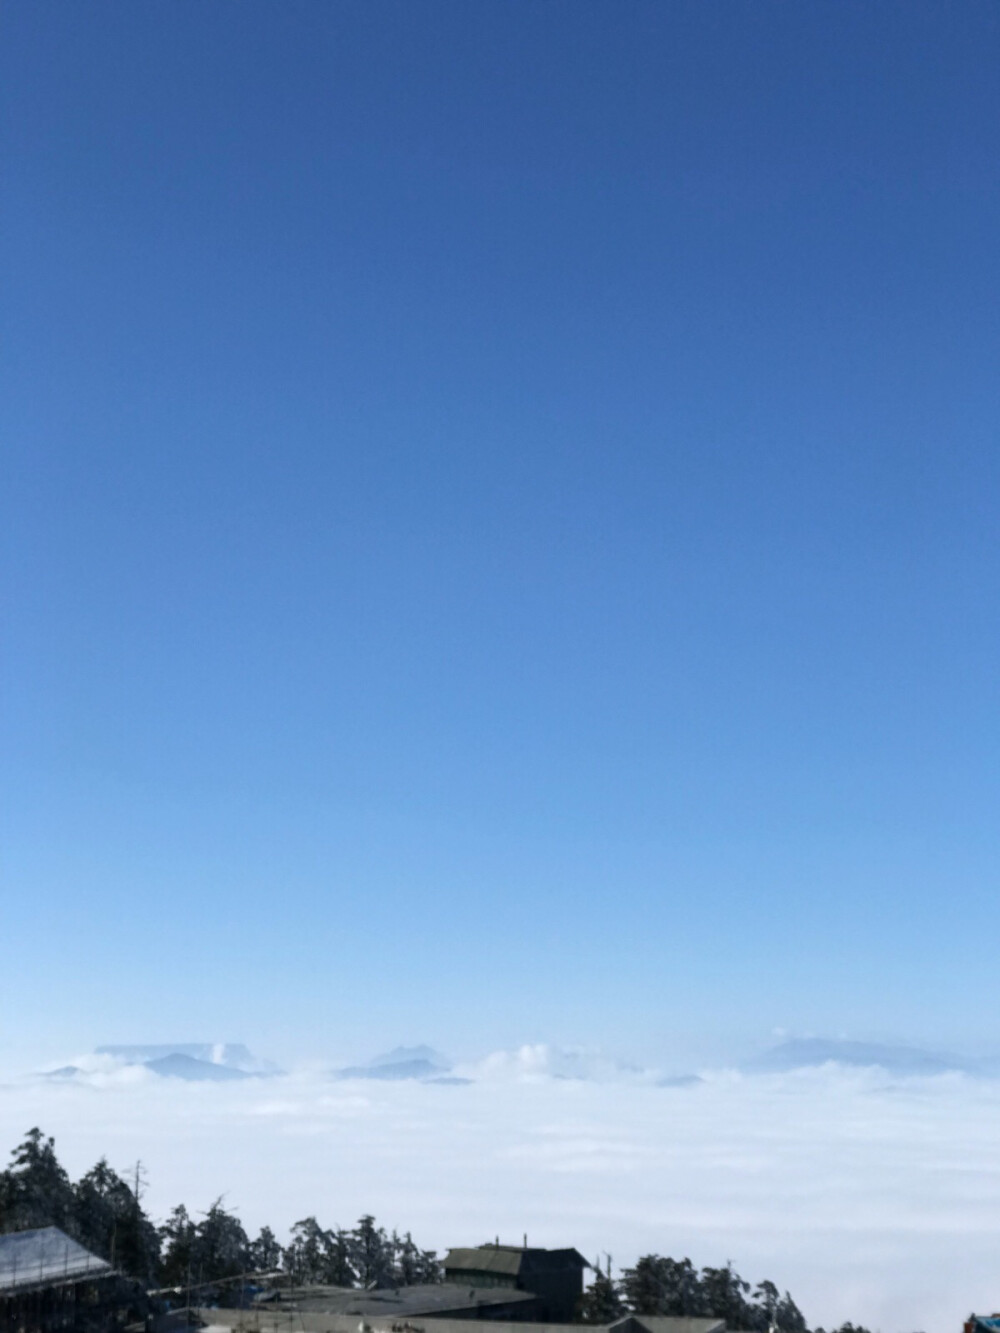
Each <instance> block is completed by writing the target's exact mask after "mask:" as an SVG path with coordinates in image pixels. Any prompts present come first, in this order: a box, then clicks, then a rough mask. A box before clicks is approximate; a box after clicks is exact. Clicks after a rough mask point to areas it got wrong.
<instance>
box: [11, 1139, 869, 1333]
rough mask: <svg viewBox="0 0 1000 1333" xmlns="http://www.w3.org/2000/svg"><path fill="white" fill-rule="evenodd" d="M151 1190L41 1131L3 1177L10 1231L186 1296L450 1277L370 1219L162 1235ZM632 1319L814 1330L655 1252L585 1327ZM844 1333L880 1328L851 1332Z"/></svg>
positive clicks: (759, 1289) (736, 1278)
mask: <svg viewBox="0 0 1000 1333" xmlns="http://www.w3.org/2000/svg"><path fill="white" fill-rule="evenodd" d="M144 1184H145V1181H144V1173H143V1171H142V1167H141V1165H140V1164H138V1163H137V1164H136V1167H135V1168H134V1170H133V1172H132V1174H131V1179H126V1178H125V1177H124V1176H121V1175H119V1174H118V1173H117V1172H116V1171H115V1170H113V1169H112V1167H110V1166H109V1165H108V1162H107V1160H106V1159H105V1158H103V1157H102V1158H101V1160H100V1161H99V1162H98V1163H97V1165H96V1166H94V1167H92V1168H91V1169H90V1170H89V1171H88V1172H87V1173H86V1175H84V1176H81V1178H80V1179H79V1180H78V1181H76V1183H73V1182H72V1181H71V1180H70V1178H69V1176H68V1174H67V1173H66V1171H65V1170H64V1168H63V1166H62V1165H61V1163H60V1162H59V1159H58V1157H57V1156H56V1151H55V1142H54V1140H53V1139H51V1138H46V1137H45V1135H44V1134H43V1133H42V1131H41V1130H40V1129H32V1130H29V1131H28V1133H27V1134H26V1135H25V1138H24V1142H23V1143H21V1144H19V1146H18V1147H17V1148H15V1149H14V1152H13V1154H12V1156H11V1163H10V1165H9V1166H8V1167H7V1169H6V1170H5V1171H2V1172H0V1233H3V1232H10V1231H25V1230H29V1229H30V1228H33V1227H46V1226H57V1227H59V1228H60V1229H61V1230H63V1231H65V1232H66V1234H67V1235H69V1236H72V1237H73V1239H74V1240H77V1241H79V1243H80V1244H81V1245H83V1246H85V1247H86V1248H87V1249H88V1250H90V1251H91V1252H92V1253H94V1254H96V1255H99V1256H100V1258H102V1259H105V1260H107V1261H108V1262H109V1263H111V1264H113V1265H114V1266H115V1267H116V1268H118V1269H119V1270H120V1271H121V1272H123V1273H125V1274H126V1275H127V1276H129V1277H132V1278H134V1279H136V1280H137V1281H139V1282H141V1283H143V1284H144V1285H145V1286H146V1287H147V1288H151V1287H181V1288H185V1287H191V1286H199V1285H201V1284H204V1283H213V1282H220V1281H226V1280H228V1279H231V1278H238V1277H240V1276H241V1275H243V1274H255V1273H256V1274H263V1273H276V1272H279V1271H280V1272H282V1273H285V1274H287V1275H288V1276H289V1277H290V1278H291V1279H292V1280H293V1281H294V1282H296V1283H298V1284H303V1285H308V1284H315V1283H322V1284H324V1285H330V1286H338V1287H361V1288H372V1287H400V1286H412V1285H414V1284H416V1283H422V1282H440V1281H441V1280H442V1269H441V1264H440V1261H439V1260H438V1258H437V1255H436V1254H435V1252H434V1251H433V1250H422V1249H420V1248H419V1247H418V1246H417V1245H416V1244H415V1243H414V1241H413V1238H412V1236H411V1235H410V1233H409V1232H406V1233H405V1235H403V1236H399V1235H398V1233H397V1232H395V1231H393V1232H391V1233H386V1231H385V1229H384V1228H383V1227H379V1226H377V1225H376V1223H375V1219H374V1217H372V1216H371V1215H370V1214H366V1215H365V1216H364V1217H362V1218H360V1220H359V1221H358V1223H357V1226H355V1227H353V1228H352V1229H351V1230H344V1229H343V1228H340V1227H337V1228H335V1229H332V1230H330V1229H326V1228H324V1227H322V1226H320V1224H319V1222H317V1220H316V1218H315V1217H305V1218H303V1219H302V1220H301V1221H299V1222H296V1223H295V1225H294V1226H293V1227H292V1229H291V1233H290V1236H289V1240H288V1244H287V1245H282V1244H281V1243H280V1242H279V1241H278V1239H277V1237H276V1236H275V1234H274V1232H273V1231H272V1230H271V1228H270V1227H266V1226H265V1227H262V1228H261V1230H260V1233H259V1234H258V1235H257V1236H256V1237H254V1238H253V1239H251V1238H250V1237H249V1236H248V1235H247V1233H246V1231H245V1230H244V1228H243V1224H242V1223H241V1222H240V1220H239V1218H238V1217H237V1216H236V1214H235V1213H233V1212H230V1211H229V1210H227V1209H226V1208H225V1207H224V1206H223V1201H222V1199H216V1201H215V1202H214V1203H213V1204H212V1205H211V1207H210V1208H209V1209H208V1210H207V1212H205V1213H202V1214H201V1215H200V1216H199V1217H198V1218H197V1219H196V1218H194V1217H192V1216H191V1214H190V1213H189V1212H188V1210H187V1209H186V1208H185V1207H184V1205H183V1204H179V1205H178V1206H177V1207H176V1208H175V1209H174V1210H173V1212H172V1213H171V1214H170V1215H169V1217H168V1218H167V1220H166V1221H165V1222H164V1223H162V1224H161V1225H160V1226H157V1225H156V1224H155V1223H154V1222H153V1221H152V1220H151V1219H150V1218H149V1216H148V1215H147V1213H146V1211H145V1209H144V1208H143V1206H142V1192H143V1187H144ZM608 1269H609V1270H610V1265H609V1266H608ZM628 1313H633V1314H637V1315H682V1316H690V1317H710V1318H713V1319H724V1320H725V1322H726V1325H727V1327H728V1328H730V1329H739V1330H744V1331H745V1333H809V1330H808V1328H807V1325H806V1321H805V1318H804V1316H803V1315H802V1313H801V1311H800V1310H799V1308H798V1306H797V1305H796V1304H795V1302H794V1301H793V1300H792V1298H791V1296H790V1295H789V1294H788V1292H787V1291H786V1292H784V1293H783V1294H782V1293H781V1292H779V1290H778V1288H777V1287H776V1286H775V1284H774V1283H773V1282H770V1281H763V1282H760V1283H758V1284H757V1285H756V1286H753V1285H752V1284H751V1283H749V1282H747V1281H746V1280H745V1279H743V1278H742V1277H740V1275H739V1274H738V1273H736V1272H735V1271H734V1270H733V1268H732V1267H731V1266H730V1265H727V1266H726V1267H725V1268H702V1269H701V1270H700V1271H699V1270H698V1269H696V1268H695V1267H694V1265H693V1264H692V1263H691V1261H690V1259H679V1260H678V1259H670V1258H665V1257H664V1256H662V1255H658V1254H647V1255H643V1256H642V1258H640V1259H638V1260H637V1261H636V1263H635V1265H634V1266H633V1267H631V1268H625V1269H623V1270H622V1272H621V1276H620V1277H619V1278H617V1279H615V1278H613V1277H612V1276H611V1273H610V1271H602V1269H601V1267H600V1265H599V1264H597V1265H595V1275H594V1280H593V1282H592V1283H591V1285H590V1286H589V1287H588V1289H587V1291H586V1292H585V1293H584V1295H583V1297H582V1299H581V1302H580V1308H579V1318H580V1320H581V1322H583V1323H590V1324H609V1323H612V1322H613V1321H614V1320H616V1319H619V1318H621V1317H622V1316H623V1315H625V1314H628ZM814 1333H824V1330H823V1329H821V1328H818V1329H816V1330H814ZM836 1333H868V1330H867V1329H865V1328H862V1327H861V1326H860V1325H859V1326H857V1327H855V1325H853V1324H844V1325H843V1326H842V1327H841V1328H840V1329H839V1330H837V1331H836Z"/></svg>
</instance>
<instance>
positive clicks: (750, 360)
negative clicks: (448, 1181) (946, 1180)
mask: <svg viewBox="0 0 1000 1333" xmlns="http://www.w3.org/2000/svg"><path fill="white" fill-rule="evenodd" d="M2 24H3V41H2V43H0V87H2V93H0V97H2V124H3V139H2V153H3V159H4V167H3V172H4V180H5V186H4V196H5V203H4V209H3V219H2V251H3V282H4V292H5V295H4V300H3V320H4V328H3V343H4V347H5V355H4V358H3V371H2V374H3V382H2V385H0V390H2V399H3V407H2V414H3V434H4V437H5V439H6V444H5V447H4V458H5V461H4V478H3V500H2V504H3V513H2V527H3V578H4V603H5V608H6V609H5V613H4V621H5V630H4V648H3V657H2V682H0V683H2V692H3V714H2V726H3V733H2V737H0V742H2V745H0V748H2V754H3V770H4V790H3V799H2V810H3V848H4V851H3V870H2V874H3V890H2V905H0V913H2V917H0V920H2V934H3V939H4V945H5V947H4V954H5V962H4V966H3V969H2V975H0V1002H2V1015H0V1022H2V1025H3V1026H2V1028H0V1046H3V1045H6V1046H8V1047H11V1046H13V1045H17V1044H23V1045H25V1046H30V1047H32V1048H37V1049H39V1050H41V1049H45V1050H46V1051H48V1050H55V1049H56V1048H62V1047H66V1046H68V1047H70V1048H74V1047H76V1046H79V1045H81V1044H87V1043H89V1042H92V1041H100V1040H105V1041H111V1040H121V1041H126V1040H142V1039H148V1040H153V1039H157V1038H159V1039H164V1040H169V1039H175V1038H176V1039H181V1038H186V1039H200V1038H207V1039H215V1038H231V1039H241V1040H246V1041H248V1042H249V1043H250V1044H251V1045H254V1046H259V1047H262V1048H265V1049H267V1048H270V1049H274V1050H277V1051H282V1050H288V1049H295V1050H297V1051H301V1052H306V1051H313V1052H317V1053H322V1052H324V1051H328V1050H329V1051H343V1052H346V1053H354V1052H358V1053H364V1052H365V1051H366V1050H367V1049H368V1048H369V1047H370V1046H372V1047H377V1046H381V1045H384V1044H386V1043H387V1042H388V1043H390V1044H391V1043H393V1042H395V1041H396V1040H397V1039H398V1040H431V1041H434V1042H436V1043H437V1044H439V1045H443V1046H445V1047H450V1048H452V1049H454V1050H456V1051H457V1052H459V1053H461V1052H463V1051H466V1050H471V1051H474V1050H481V1049H484V1048H488V1047H489V1046H491V1045H499V1044H504V1043H509V1042H514V1041H520V1040H540V1039H551V1040H555V1041H566V1042H599V1043H605V1044H610V1045H615V1044H618V1045H625V1046H630V1047H633V1048H638V1047H642V1048H643V1049H645V1050H647V1051H654V1050H656V1049H667V1048H669V1047H670V1046H671V1043H675V1044H676V1043H677V1042H678V1041H680V1039H681V1035H682V1034H687V1036H689V1037H691V1038H692V1040H695V1041H697V1040H704V1041H708V1040H709V1039H710V1038H711V1039H717V1038H719V1037H720V1036H721V1035H722V1034H728V1035H729V1036H733V1037H737V1038H739V1039H740V1040H747V1041H751V1040H753V1041H757V1040H759V1041H765V1040H766V1039H767V1035H768V1033H769V1032H770V1030H771V1029H772V1028H773V1027H775V1026H783V1027H788V1028H792V1029H796V1030H803V1031H805V1030H808V1031H822V1032H831V1033H832V1032H840V1031H844V1032H850V1033H851V1034H852V1035H862V1034H873V1033H878V1034H887V1033H898V1034H900V1035H904V1036H909V1037H926V1038H928V1039H933V1040H938V1041H955V1040H958V1039H959V1038H962V1039H969V1040H973V1039H975V1040H985V1039H987V1038H989V1037H991V1036H992V1035H993V1034H992V1031H991V1029H990V1027H989V1019H988V1017H987V1016H988V1015H989V1013H990V1012H991V1010H992V1008H993V1007H994V1001H995V999H996V995H995V994H994V991H995V989H996V983H995V982H993V981H992V980H991V976H992V970H993V969H992V956H991V952H990V942H991V941H992V939H994V938H995V937H996V932H997V929H998V927H1000V894H998V893H997V888H998V885H997V870H996V867H997V864H998V861H997V857H998V852H1000V846H998V843H1000V837H998V831H997V819H996V810H997V803H998V796H1000V773H998V760H997V755H998V753H1000V747H998V742H1000V735H998V730H1000V727H998V709H997V704H998V699H997V685H996V681H997V650H998V646H1000V644H998V632H997V622H996V611H995V608H996V605H997V595H998V591H1000V589H998V582H1000V577H998V576H1000V563H998V554H1000V552H998V535H997V523H996V513H997V502H998V498H1000V457H998V450H997V422H998V407H1000V375H998V352H1000V328H998V323H997V313H996V311H997V282H998V276H1000V272H998V270H1000V250H998V247H997V244H996V237H997V235H998V233H1000V180H998V173H997V162H998V161H1000V83H998V81H997V78H996V70H997V62H998V57H1000V18H998V15H997V11H996V9H995V7H993V6H991V5H988V4H985V3H983V4H980V3H975V2H974V0H972V2H970V3H967V4H964V5H962V6H945V5H927V4H923V3H918V2H917V0H905V2H904V3H892V2H891V0H883V2H882V3H880V4H878V5H871V4H869V3H826V4H823V3H815V4H809V5H790V4H754V3H740V4H734V3H713V4H705V3H701V2H699V3H679V2H676V3H655V4H653V3H644V2H641V0H630V3H625V4H622V3H617V2H616V3H610V2H609V3H586V2H581V0H574V2H573V3H559V2H556V0H553V2H551V3H545V4H528V3H514V2H513V0H505V3H491V2H489V0H477V3H476V4H474V5H470V4H467V3H464V0H463V2H461V3H460V2H459V0H455V3H432V2H428V3H424V4H414V3H412V2H411V0H407V2H406V3H380V2H375V3H372V2H370V0H368V2H366V3H339V4H334V3H329V4H327V3H318V2H314V3H298V2H297V0H283V2H282V3H281V4H276V3H266V4H265V3H258V2H257V0H239V3H235V2H230V0H212V3H210V4H206V3H204V2H203V0H197V2H195V0H169V3H166V2H159V0H144V3H142V4H135V3H132V2H131V0H129V2H128V3H125V2H124V0H121V2H119V0H101V2H100V3H97V4H94V5H79V6H71V5H66V4H64V3H51V2H50V0H8V3H7V4H6V5H5V8H4V15H3V19H2ZM970 977H974V978H975V982H974V984H970ZM973 995H974V996H975V1002H974V1005H973V1003H972V1002H971V997H972V996H973Z"/></svg>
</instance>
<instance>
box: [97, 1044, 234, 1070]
mask: <svg viewBox="0 0 1000 1333" xmlns="http://www.w3.org/2000/svg"><path fill="white" fill-rule="evenodd" d="M95 1053H96V1054H97V1055H110V1056H111V1057H112V1058H113V1059H115V1060H124V1061H125V1063H126V1064H129V1065H145V1064H148V1063H149V1062H150V1061H151V1060H165V1059H167V1058H168V1057H169V1056H172V1055H183V1056H186V1057H189V1058H190V1059H192V1060H201V1061H203V1062H204V1063H206V1064H211V1065H225V1066H227V1067H228V1068H230V1069H242V1070H244V1071H245V1072H246V1073H253V1072H256V1069H257V1066H258V1065H259V1064H260V1061H258V1060H256V1059H255V1058H254V1056H253V1055H252V1054H251V1052H250V1050H249V1049H248V1048H247V1047H246V1046H244V1045H243V1043H242V1042H206V1041H199V1042H173V1043H162V1042H161V1043H158V1044H153V1045H143V1044H139V1045H130V1046H129V1045H127V1046H98V1047H97V1048H96V1052H95Z"/></svg>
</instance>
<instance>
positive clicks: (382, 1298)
mask: <svg viewBox="0 0 1000 1333" xmlns="http://www.w3.org/2000/svg"><path fill="white" fill-rule="evenodd" d="M533 1300H534V1297H533V1296H532V1295H531V1293H530V1292H527V1291H512V1290H510V1289H508V1288H504V1287H475V1286H470V1285H469V1284H468V1283H464V1282H427V1283H419V1284H416V1285H414V1286H412V1287H381V1288H376V1289H375V1290H374V1291H361V1290H359V1289H358V1288H357V1287H320V1286H316V1287H298V1288H295V1289H292V1290H289V1291H285V1292H283V1293H282V1301H281V1303H282V1305H283V1306H284V1307H286V1308H287V1307H289V1306H294V1308H295V1309H296V1310H300V1311H302V1312H303V1313H308V1312H316V1313H320V1312H322V1313H324V1314H345V1315H348V1314H349V1315H385V1316H386V1317H387V1318H389V1319H406V1318H408V1317H411V1316H412V1317H423V1316H426V1315H435V1314H447V1313H449V1312H450V1311H452V1310H477V1309H485V1308H487V1307H489V1306H491V1305H492V1306H504V1305H514V1304H519V1303H521V1302H524V1303H525V1304H527V1303H530V1302H531V1301H533Z"/></svg>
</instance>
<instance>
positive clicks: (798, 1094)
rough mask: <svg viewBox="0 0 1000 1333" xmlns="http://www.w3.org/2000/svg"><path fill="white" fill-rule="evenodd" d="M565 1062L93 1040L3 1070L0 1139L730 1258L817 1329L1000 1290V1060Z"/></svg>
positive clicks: (171, 1180)
mask: <svg viewBox="0 0 1000 1333" xmlns="http://www.w3.org/2000/svg"><path fill="white" fill-rule="evenodd" d="M565 1068H566V1066H565V1062H564V1061H563V1059H562V1058H558V1059H557V1058H554V1057H553V1055H552V1053H551V1052H548V1051H546V1049H545V1048H541V1047H530V1048H525V1049H524V1050H522V1051H520V1052H516V1053H513V1054H503V1055H497V1056H491V1057H489V1059H488V1060H487V1061H485V1062H484V1063H483V1064H482V1065H481V1066H479V1067H478V1068H477V1070H475V1071H461V1072H466V1073H468V1072H475V1073H476V1074H477V1081H476V1082H474V1083H472V1084H469V1085H466V1086H440V1085H433V1084H419V1083H412V1082H404V1083H378V1082H369V1081H336V1080H334V1079H332V1078H330V1077H329V1076H327V1075H325V1074H322V1073H318V1072H316V1071H302V1072H299V1073H293V1074H289V1075H287V1076H284V1077H281V1078H274V1079H266V1080H247V1081H246V1082H238V1083H232V1084H229V1083H224V1084H190V1083H184V1082H181V1081H177V1080H173V1079H160V1078H157V1077H156V1076H155V1075H153V1074H151V1073H150V1072H149V1071H147V1070H143V1069H136V1068H129V1069H125V1068H121V1067H120V1066H116V1065H115V1064H114V1062H111V1061H106V1060H105V1061H92V1062H90V1063H89V1064H88V1071H87V1073H86V1074H85V1075H84V1076H83V1077H82V1078H81V1079H76V1080H70V1081H66V1082H42V1081H38V1080H16V1081H9V1082H7V1083H6V1084H4V1085H2V1086H0V1144H2V1145H3V1146H4V1147H6V1148H12V1147H13V1146H14V1144H15V1143H16V1142H18V1141H19V1140H20V1138H21V1136H22V1135H23V1133H24V1131H25V1130H26V1129H28V1128H29V1127H30V1126H32V1125H35V1124H37V1125H39V1126H41V1127H42V1128H43V1129H44V1130H45V1131H46V1132H47V1133H50V1134H54V1135H55V1137H56V1141H57V1148H58V1151H59V1153H60V1156H61V1158H62V1159H63V1161H64V1162H65V1164H66V1166H67V1167H68V1169H69V1170H70V1172H71V1174H73V1175H74V1176H76V1175H78V1174H79V1173H80V1172H82V1171H84V1170H86V1169H87V1168H88V1167H89V1166H90V1165H92V1163H93V1162H94V1161H95V1160H96V1159H97V1158H98V1157H99V1156H101V1155H102V1154H107V1156H108V1158H109V1159H110V1161H111V1162H112V1164H113V1165H114V1166H116V1167H117V1168H118V1169H120V1170H124V1169H125V1168H127V1167H128V1166H129V1164H131V1163H134V1161H135V1160H136V1158H139V1157H141V1158H142V1160H143V1162H144V1163H145V1165H146V1168H147V1170H148V1173H149V1194H148V1196H147V1203H148V1205H149V1207H150V1209H151V1211H152V1212H153V1214H154V1215H155V1216H159V1217H162V1216H164V1215H165V1214H166V1212H167V1211H168V1210H169V1208H170V1207H172V1206H173V1204H175V1203H177V1202H179V1201H182V1200H183V1201H184V1202H185V1203H187V1204H188V1206H189V1207H194V1208H196V1209H198V1208H204V1207H206V1206H207V1205H208V1204H209V1203H210V1202H211V1200H212V1199H213V1198H214V1197H216V1196H217V1195H225V1197H226V1201H227V1203H228V1204H229V1206H231V1207H234V1208H236V1209H237V1210H238V1211H239V1213H240V1216H241V1217H242V1219H243V1221H244V1223H245V1224H246V1226H247V1227H248V1229H256V1228H258V1227H259V1226H260V1225H261V1224H263V1223H265V1222H267V1223H269V1224H270V1225H272V1226H274V1227H275V1229H276V1230H278V1231H280V1232H284V1231H286V1230H287V1228H288V1226H289V1225H290V1224H291V1223H292V1222H294V1221H295V1220H296V1219H298V1218H300V1217H302V1216H304V1215H306V1214H308V1213H315V1214H316V1215H317V1216H318V1217H319V1218H320V1220H321V1221H322V1222H323V1223H324V1224H325V1225H334V1224H342V1225H350V1224H352V1223H353V1221H354V1220H355V1219H356V1218H357V1217H358V1216H359V1215H360V1214H361V1213H362V1212H366V1211H370V1212H374V1213H375V1215H376V1216H377V1218H378V1219H379V1221H380V1222H382V1223H383V1224H384V1225H386V1226H389V1227H393V1226H397V1227H400V1228H409V1229H411V1230H412V1231H413V1233H414V1236H415V1238H416V1239H417V1240H418V1242H419V1243H420V1244H422V1245H426V1246H429V1247H436V1248H438V1249H439V1250H443V1249H445V1248H446V1247H447V1246H449V1245H453V1244H476V1243H479V1242H481V1241H484V1240H487V1239H492V1237H493V1236H495V1235H496V1234H499V1235H500V1237H501V1239H504V1240H508V1241H513V1240H520V1238H521V1235H522V1233H523V1232H525V1231H526V1232H527V1233H528V1236H529V1240H530V1241H532V1242H534V1243H537V1244H543V1245H544V1244H552V1245H568V1244H572V1245H576V1246H578V1247H579V1248H580V1249H581V1250H583V1252H584V1253H585V1254H587V1255H589V1256H594V1255H596V1254H597V1253H598V1252H599V1251H604V1250H609V1251H610V1252H611V1254H612V1256H613V1258H614V1261H615V1263H616V1265H618V1264H625V1263H629V1262H631V1261H632V1260H633V1259H634V1258H635V1257H636V1256H637V1255H638V1254H641V1253H645V1252H648V1251H651V1250H655V1251H658V1252H660V1253H663V1254H672V1255H675V1256H682V1255H689V1256H690V1257H691V1259H692V1260H693V1261H694V1262H695V1263H696V1264H699V1265H701V1264H717V1263H720V1262H724V1261H725V1260H727V1259H731V1260H732V1261H733V1263H734V1265H735V1267H736V1268H737V1269H738V1270H739V1271H740V1272H741V1273H742V1274H743V1275H744V1276H746V1277H749V1278H751V1279H754V1280H757V1279H760V1278H763V1277H770V1278H772V1279H773V1280H774V1281H775V1282H777V1283H778V1285H779V1286H781V1287H787V1288H788V1289H789V1290H791V1292H792V1294H793V1296H794V1297H795V1298H796V1300H797V1301H798V1302H799V1304H800V1305H801V1306H802V1307H803V1310H804V1313H805V1315H806V1317H807V1319H808V1320H809V1321H810V1323H811V1324H824V1325H825V1326H826V1327H827V1328H829V1327H830V1326H831V1325H833V1324H837V1323H840V1322H841V1321H842V1320H845V1319H853V1320H855V1321H861V1322H863V1323H866V1324H868V1325H869V1326H871V1327H873V1328H877V1329H880V1330H882V1333H912V1330H916V1329H922V1330H926V1331H927V1333H958V1329H959V1325H960V1323H961V1321H962V1319H963V1318H964V1317H965V1316H966V1315H967V1314H968V1313H969V1311H970V1310H971V1309H973V1308H975V1309H977V1310H993V1309H994V1308H998V1307H1000V1264H998V1262H997V1254H998V1253H1000V1082H995V1081H986V1080H983V1081H977V1080H973V1079H969V1078H966V1077H964V1076H962V1075H946V1076H940V1077H937V1078H930V1079H907V1080H899V1081H895V1082H894V1081H892V1080H890V1079H888V1078H887V1077H886V1076H885V1075H883V1074H880V1073H878V1072H877V1071H872V1070H847V1069H842V1068H835V1067H829V1066H828V1067H825V1068H821V1069H811V1070H801V1071H797V1072H795V1073H789V1074H781V1075H767V1076H755V1077H748V1076H740V1075H736V1074H731V1073H730V1074H714V1075H713V1074H709V1075H707V1076H706V1080H705V1082H703V1083H702V1084H700V1085H698V1086H695V1087H688V1088H661V1087H655V1086H652V1085H650V1084H649V1083H648V1082H646V1081H644V1080H643V1079H642V1078H641V1077H638V1076H629V1075H628V1074H622V1075H621V1076H620V1077H617V1078H616V1077H612V1076H611V1075H610V1074H609V1073H608V1070H607V1068H604V1069H603V1072H604V1075H605V1076H603V1077H601V1078H600V1079H596V1080H595V1079H593V1078H591V1079H586V1080H576V1079H573V1078H568V1077H566V1076H565ZM553 1071H554V1072H555V1074H556V1075H559V1074H560V1073H561V1074H562V1076H553ZM570 1072H572V1070H571V1071H570Z"/></svg>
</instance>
